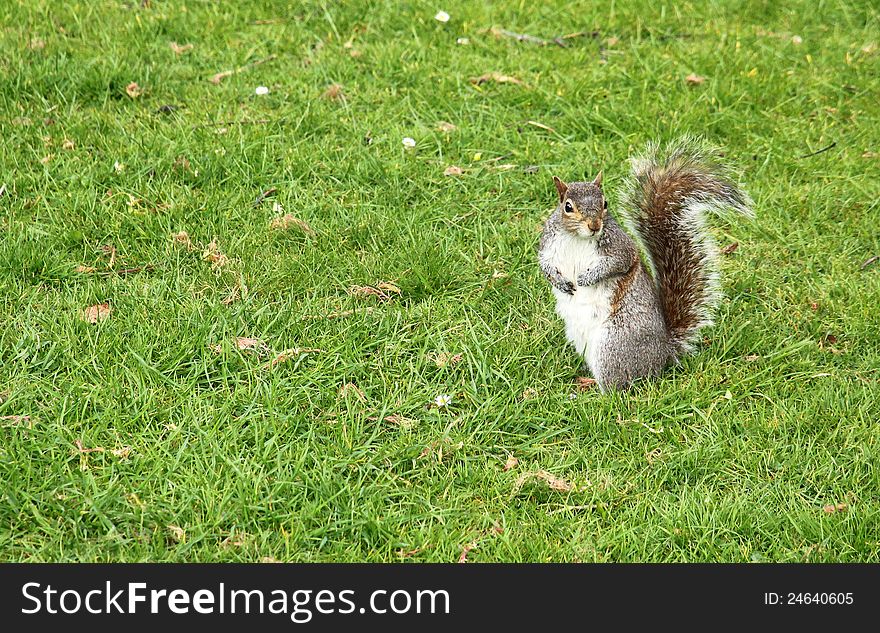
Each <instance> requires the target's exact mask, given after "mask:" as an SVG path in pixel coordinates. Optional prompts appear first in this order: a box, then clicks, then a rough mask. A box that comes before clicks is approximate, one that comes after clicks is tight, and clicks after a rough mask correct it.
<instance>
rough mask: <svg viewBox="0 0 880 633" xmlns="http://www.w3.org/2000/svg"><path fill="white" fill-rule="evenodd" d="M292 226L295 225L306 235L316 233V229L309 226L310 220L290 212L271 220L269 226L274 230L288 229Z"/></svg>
mask: <svg viewBox="0 0 880 633" xmlns="http://www.w3.org/2000/svg"><path fill="white" fill-rule="evenodd" d="M292 226H295V227H296V228H298V229H299V230H300V231H302V232H303V233H305V234H306V235H311V236H314V235H315V229H313V228H312V227H311V226H309V224H308V222H306V221H305V220H300V219H299V218H296V217H294V216H293V215H291V214H290V213H287V214H285V215H283V216H280V217H277V218H273V219H272V221H271V222H269V228H270V229H272V230H273V231H286V230H287V229H289V228H290V227H292Z"/></svg>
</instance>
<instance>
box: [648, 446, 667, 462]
mask: <svg viewBox="0 0 880 633" xmlns="http://www.w3.org/2000/svg"><path fill="white" fill-rule="evenodd" d="M662 455H663V449H662V448H659V447H658V448H655V449H654V450H653V451H651V452H649V453H645V459H646V460H647V461H648V463H649V464H653V463H654V462H655V461H657V460H658V459H660V457H661V456H662Z"/></svg>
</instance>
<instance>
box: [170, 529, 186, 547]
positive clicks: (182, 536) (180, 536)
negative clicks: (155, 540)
mask: <svg viewBox="0 0 880 633" xmlns="http://www.w3.org/2000/svg"><path fill="white" fill-rule="evenodd" d="M166 527H167V528H168V531H169V532H171V538H173V539H174V540H175V541H177V542H178V543H185V542H186V532H185V531H184V529H183V528H182V527H179V526H177V525H169V526H166Z"/></svg>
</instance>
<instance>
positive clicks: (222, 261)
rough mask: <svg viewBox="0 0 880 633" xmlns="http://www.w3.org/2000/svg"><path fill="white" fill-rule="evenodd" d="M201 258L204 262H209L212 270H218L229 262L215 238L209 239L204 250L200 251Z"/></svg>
mask: <svg viewBox="0 0 880 633" xmlns="http://www.w3.org/2000/svg"><path fill="white" fill-rule="evenodd" d="M202 259H203V260H205V261H206V262H211V269H212V270H214V271H219V270H220V269H221V268H223V267H224V266H226V265H227V264H228V263H229V258H228V257H227V256H226V255H224V254H223V253H221V252H220V249H219V247H218V246H217V240H211V242H210V243H209V244H208V245H207V246H206V247H205V250H204V251H203V252H202Z"/></svg>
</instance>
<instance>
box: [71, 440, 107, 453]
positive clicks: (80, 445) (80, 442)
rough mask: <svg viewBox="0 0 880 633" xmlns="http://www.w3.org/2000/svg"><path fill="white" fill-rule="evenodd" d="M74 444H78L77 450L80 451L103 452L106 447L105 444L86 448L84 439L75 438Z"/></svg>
mask: <svg viewBox="0 0 880 633" xmlns="http://www.w3.org/2000/svg"><path fill="white" fill-rule="evenodd" d="M73 445H74V446H76V450H78V451H79V452H80V453H103V452H104V451H105V450H106V449H105V448H104V447H103V446H97V447H95V448H86V447H85V446H83V443H82V440H79V439H77V440H74V441H73Z"/></svg>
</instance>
